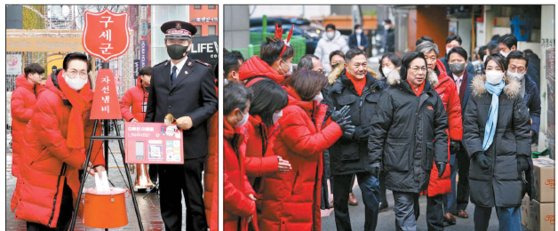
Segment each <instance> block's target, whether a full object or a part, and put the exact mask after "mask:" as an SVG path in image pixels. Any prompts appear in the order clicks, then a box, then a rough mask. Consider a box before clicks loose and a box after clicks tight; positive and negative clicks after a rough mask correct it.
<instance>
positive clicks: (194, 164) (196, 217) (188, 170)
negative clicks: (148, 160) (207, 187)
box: [158, 158, 207, 231]
mask: <svg viewBox="0 0 558 231" xmlns="http://www.w3.org/2000/svg"><path fill="white" fill-rule="evenodd" d="M204 162H205V158H199V159H191V160H185V161H184V165H159V166H158V170H159V193H160V204H161V217H162V218H163V222H164V223H165V230H181V226H182V203H181V199H182V195H184V201H185V202H186V230H188V231H194V230H196V231H197V230H207V220H206V218H205V207H204V203H203V198H202V195H203V187H202V184H201V181H202V176H201V173H202V171H203V166H204Z"/></svg>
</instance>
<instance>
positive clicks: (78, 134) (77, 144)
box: [58, 71, 93, 148]
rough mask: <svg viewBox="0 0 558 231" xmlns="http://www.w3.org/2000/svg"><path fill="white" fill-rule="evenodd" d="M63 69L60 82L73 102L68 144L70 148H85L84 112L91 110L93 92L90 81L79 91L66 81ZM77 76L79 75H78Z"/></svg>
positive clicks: (67, 96) (59, 75)
mask: <svg viewBox="0 0 558 231" xmlns="http://www.w3.org/2000/svg"><path fill="white" fill-rule="evenodd" d="M62 73H63V71H61V72H60V74H58V84H59V85H60V90H62V93H64V96H65V97H66V98H67V99H68V100H69V101H70V103H71V104H72V109H71V111H70V119H69V120H68V133H67V135H66V145H68V147H69V148H84V146H85V145H84V139H85V136H84V130H85V128H84V126H83V113H84V112H86V111H89V110H91V101H92V100H93V92H92V91H91V89H89V81H88V82H87V83H86V84H85V85H84V86H83V88H82V89H81V90H80V91H79V92H78V91H76V90H74V89H72V88H70V86H68V84H67V83H66V81H65V80H64V78H63V77H62ZM76 78H77V77H76Z"/></svg>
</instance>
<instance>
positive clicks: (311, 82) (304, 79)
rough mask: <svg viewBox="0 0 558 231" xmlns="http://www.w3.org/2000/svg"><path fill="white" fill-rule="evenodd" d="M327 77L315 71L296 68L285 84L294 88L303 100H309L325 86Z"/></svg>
mask: <svg viewBox="0 0 558 231" xmlns="http://www.w3.org/2000/svg"><path fill="white" fill-rule="evenodd" d="M326 84H327V78H326V77H325V76H324V75H323V74H321V73H319V72H316V71H312V70H306V69H301V70H297V71H296V72H295V73H293V75H292V76H291V77H290V78H288V79H287V80H286V85H288V86H291V87H293V88H294V89H295V91H296V93H298V96H300V98H301V99H302V100H303V101H310V100H312V99H313V98H314V96H316V95H318V93H320V91H321V90H322V89H323V88H324V87H325V86H326Z"/></svg>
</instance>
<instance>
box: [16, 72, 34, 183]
mask: <svg viewBox="0 0 558 231" xmlns="http://www.w3.org/2000/svg"><path fill="white" fill-rule="evenodd" d="M35 94H36V92H35V84H33V83H30V82H29V81H28V80H27V78H25V75H24V74H21V75H19V76H18V77H17V78H16V89H15V90H14V91H13V93H12V100H11V111H12V175H13V176H15V177H18V175H19V169H18V164H19V159H20V156H21V155H24V153H25V149H26V147H25V144H24V142H25V141H24V133H25V127H26V126H27V122H29V120H30V119H31V116H32V115H33V107H34V106H35V101H36V100H37V96H36V95H35Z"/></svg>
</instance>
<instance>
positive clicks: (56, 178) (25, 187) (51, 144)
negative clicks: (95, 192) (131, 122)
mask: <svg viewBox="0 0 558 231" xmlns="http://www.w3.org/2000/svg"><path fill="white" fill-rule="evenodd" d="M45 88H46V89H44V90H42V91H40V92H39V94H38V97H37V102H36V106H35V110H34V112H33V116H32V117H31V120H30V121H29V123H28V125H27V129H26V133H25V142H26V144H27V146H26V147H27V148H26V153H25V154H26V155H25V156H23V158H22V159H21V165H20V174H21V177H20V178H18V181H19V180H22V184H21V185H20V186H18V188H17V190H18V192H14V194H16V193H17V194H18V195H19V199H18V200H17V202H16V205H15V215H16V218H18V219H22V220H26V221H32V222H36V223H40V224H43V225H47V226H49V227H56V226H57V221H58V215H59V213H60V203H61V201H62V189H63V187H64V183H66V184H67V185H68V186H69V187H70V188H71V190H72V196H73V198H74V200H75V199H76V198H77V194H78V190H79V186H80V183H79V179H78V169H80V168H81V167H82V165H83V163H84V162H85V148H87V147H88V145H89V136H90V135H91V132H92V131H93V121H92V120H89V113H90V111H86V112H84V113H83V120H84V121H85V122H84V126H85V132H84V135H85V144H84V147H85V148H83V149H71V148H68V147H67V146H66V135H67V131H68V123H69V121H68V120H69V117H70V110H71V106H69V105H67V104H66V103H65V102H64V100H65V99H66V97H65V96H64V94H63V93H62V91H61V90H59V89H58V88H57V87H56V86H54V85H53V83H52V81H51V80H50V79H49V80H48V81H47V84H46V87H45ZM66 102H67V101H66ZM100 131H101V130H100V129H99V130H98V131H97V134H99V135H100ZM101 147H102V146H101V142H95V143H94V145H93V152H92V154H91V162H92V163H93V165H101V164H104V163H105V161H104V158H103V153H102V148H101ZM64 163H65V164H66V169H65V171H64V170H63V164H64Z"/></svg>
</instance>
